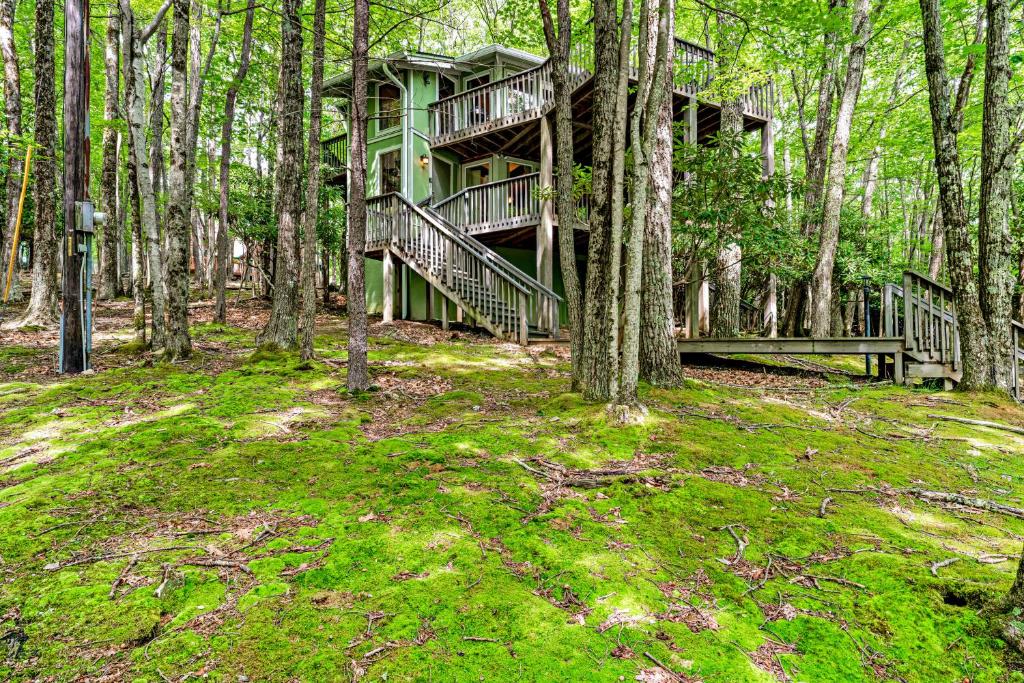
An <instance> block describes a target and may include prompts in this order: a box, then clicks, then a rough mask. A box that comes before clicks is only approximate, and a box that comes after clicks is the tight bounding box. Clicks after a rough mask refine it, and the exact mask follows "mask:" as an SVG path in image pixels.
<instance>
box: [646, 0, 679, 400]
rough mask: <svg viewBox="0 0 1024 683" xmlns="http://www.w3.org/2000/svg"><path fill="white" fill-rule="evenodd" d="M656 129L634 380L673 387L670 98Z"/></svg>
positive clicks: (669, 56) (668, 75)
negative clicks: (638, 349) (638, 375)
mask: <svg viewBox="0 0 1024 683" xmlns="http://www.w3.org/2000/svg"><path fill="white" fill-rule="evenodd" d="M674 15H675V2H674V1H673V0H670V2H669V8H668V16H667V22H668V41H669V47H668V49H667V50H666V53H665V83H664V86H663V87H666V88H671V87H672V76H673V74H674V72H675V69H674V59H673V57H674V55H675V50H674V49H673V48H674V44H673V43H674V40H675V39H674V36H675V20H674ZM656 125H657V131H656V133H655V142H654V147H653V149H652V151H651V155H650V175H651V187H650V193H651V195H650V201H649V206H650V209H649V211H648V213H647V221H646V222H645V223H644V231H645V234H644V249H643V275H642V278H643V287H641V290H640V299H641V300H640V378H641V379H644V380H646V381H647V382H649V383H651V384H653V385H655V386H674V385H676V384H678V383H679V381H680V379H681V369H680V367H679V352H678V350H677V349H676V338H675V335H676V323H675V312H674V310H673V306H672V180H673V175H672V153H673V143H674V140H675V135H674V131H673V124H672V97H671V96H666V97H662V98H661V106H660V107H659V109H658V118H657V124H656Z"/></svg>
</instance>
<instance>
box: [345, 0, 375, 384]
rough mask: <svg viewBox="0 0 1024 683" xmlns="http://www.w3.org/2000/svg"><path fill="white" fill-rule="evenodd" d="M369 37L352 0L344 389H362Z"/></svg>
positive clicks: (362, 0)
mask: <svg viewBox="0 0 1024 683" xmlns="http://www.w3.org/2000/svg"><path fill="white" fill-rule="evenodd" d="M369 37H370V3H369V0H356V1H355V9H354V16H353V22H352V128H351V135H352V144H351V145H350V150H351V151H350V155H351V161H350V162H349V163H350V167H349V168H350V171H349V172H350V174H351V176H350V177H351V180H350V181H349V182H350V184H349V197H350V200H349V207H348V209H349V210H348V226H347V229H348V293H347V301H348V380H347V381H348V390H349V391H352V392H356V391H366V389H368V388H369V387H370V374H369V370H368V368H367V363H366V347H367V339H366V336H367V334H366V332H367V331H366V273H365V267H366V266H365V263H364V261H363V259H364V258H365V256H364V255H363V252H364V251H366V123H367V111H366V97H367V92H366V89H367V87H368V83H367V68H368V54H369V42H370V40H369Z"/></svg>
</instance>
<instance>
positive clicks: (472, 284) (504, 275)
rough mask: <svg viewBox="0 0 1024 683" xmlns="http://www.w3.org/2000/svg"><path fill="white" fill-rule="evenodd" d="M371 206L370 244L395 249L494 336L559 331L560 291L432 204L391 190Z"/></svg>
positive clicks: (522, 337) (518, 337)
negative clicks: (454, 223) (462, 228)
mask: <svg viewBox="0 0 1024 683" xmlns="http://www.w3.org/2000/svg"><path fill="white" fill-rule="evenodd" d="M367 209H368V211H367V218H368V225H367V249H368V250H369V249H385V250H387V251H389V252H391V254H393V255H394V256H396V257H397V258H399V259H401V260H402V261H403V262H404V263H405V264H406V265H408V266H409V268H411V269H412V270H413V272H415V273H416V274H417V275H419V276H420V277H422V278H423V279H424V280H426V281H427V282H428V283H429V284H430V285H432V286H433V287H434V288H435V289H436V290H437V291H438V292H440V293H441V294H442V295H443V296H444V297H445V298H446V299H448V300H449V301H452V302H453V303H454V304H455V305H456V306H458V307H459V308H461V309H462V310H463V311H464V312H465V313H466V314H467V315H468V316H470V317H471V318H472V319H473V320H474V321H475V322H476V323H477V324H479V325H480V326H481V327H483V328H484V329H486V330H487V331H488V332H490V333H491V334H493V335H494V336H495V337H498V338H501V339H509V340H512V341H516V342H518V343H520V344H524V345H525V344H526V343H527V342H528V341H529V338H530V334H531V333H533V334H537V335H544V336H549V337H556V336H557V335H558V304H559V302H560V301H561V298H560V297H559V296H558V295H557V294H555V293H554V292H553V291H551V290H550V289H549V288H547V287H545V286H544V285H542V284H541V283H540V282H538V281H537V280H536V279H534V278H532V277H530V276H529V275H527V274H526V273H524V272H523V271H521V270H520V269H519V268H517V267H516V266H514V265H512V264H511V263H510V262H509V261H507V260H506V259H505V258H503V257H502V256H500V255H499V254H497V253H496V252H494V251H492V250H491V249H489V248H488V247H486V246H484V245H483V244H481V243H480V242H479V241H477V240H476V239H474V238H473V237H471V236H469V235H468V234H466V233H464V232H462V231H460V230H459V229H458V228H455V227H454V226H452V225H451V224H450V223H448V222H447V221H446V220H445V219H444V218H442V217H441V216H440V215H438V214H437V213H436V212H434V211H433V210H432V209H430V208H429V207H422V206H417V205H416V204H413V203H412V202H410V201H409V200H408V199H406V198H405V197H403V196H401V195H400V194H397V193H391V194H386V195H382V196H379V197H374V198H372V199H370V200H367ZM442 308H443V317H442V321H443V322H447V313H448V310H447V305H445V306H443V307H442Z"/></svg>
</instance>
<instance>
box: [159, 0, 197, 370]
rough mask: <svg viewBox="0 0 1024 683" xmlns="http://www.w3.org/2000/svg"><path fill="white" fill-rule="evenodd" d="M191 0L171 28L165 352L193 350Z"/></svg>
mask: <svg viewBox="0 0 1024 683" xmlns="http://www.w3.org/2000/svg"><path fill="white" fill-rule="evenodd" d="M189 4H190V0H174V21H173V29H172V32H171V169H170V173H169V175H168V196H167V258H166V263H165V273H166V275H165V279H166V281H167V338H166V340H165V343H164V355H165V356H166V357H168V358H186V357H188V356H189V354H191V353H192V340H191V339H190V338H189V333H188V285H189V273H188V262H189V238H190V236H191V232H192V231H191V229H190V225H191V222H192V220H191V213H192V193H191V188H189V187H188V186H187V184H186V183H187V182H188V171H187V166H188V155H189V152H188V150H187V144H188V137H187V135H188V101H187V98H188V75H187V71H188V41H189V21H190V18H189Z"/></svg>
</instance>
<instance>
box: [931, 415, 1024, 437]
mask: <svg viewBox="0 0 1024 683" xmlns="http://www.w3.org/2000/svg"><path fill="white" fill-rule="evenodd" d="M928 417H929V418H931V419H933V420H945V421H946V422H959V423H960V424H965V425H972V426H974V427H988V428H990V429H1001V430H1003V431H1004V432H1011V433H1013V434H1022V435H1024V427H1015V426H1014V425H1007V424H1002V423H1001V422H989V421H988V420H971V419H968V418H966V417H954V416H953V415H931V414H929V415H928Z"/></svg>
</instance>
